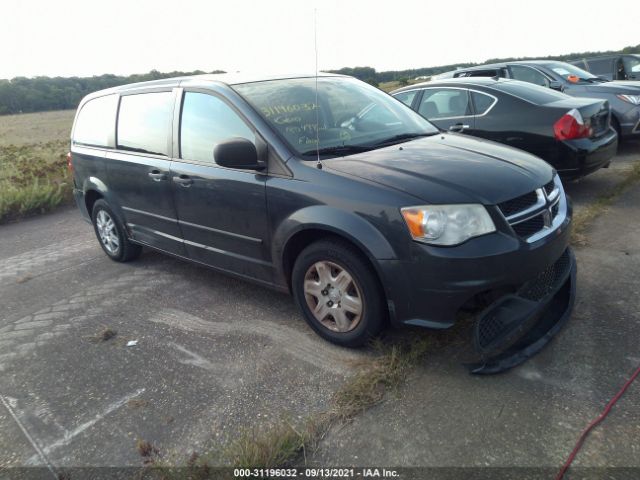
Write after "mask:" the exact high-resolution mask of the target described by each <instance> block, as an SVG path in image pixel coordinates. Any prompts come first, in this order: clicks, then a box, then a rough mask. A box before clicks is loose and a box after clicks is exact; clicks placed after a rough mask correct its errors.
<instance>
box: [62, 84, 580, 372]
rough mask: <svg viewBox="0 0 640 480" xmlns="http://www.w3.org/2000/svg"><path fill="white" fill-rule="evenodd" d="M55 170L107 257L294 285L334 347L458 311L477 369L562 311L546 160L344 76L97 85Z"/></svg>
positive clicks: (440, 322) (570, 279) (571, 286)
mask: <svg viewBox="0 0 640 480" xmlns="http://www.w3.org/2000/svg"><path fill="white" fill-rule="evenodd" d="M363 111H367V112H368V113H367V115H362V112H363ZM69 164H70V167H71V168H72V170H73V181H74V194H75V199H76V201H77V204H78V207H79V208H80V210H81V212H82V214H83V215H84V217H85V218H86V219H87V220H89V221H90V222H92V223H93V226H94V229H95V233H96V235H97V238H98V240H99V242H100V245H101V246H102V249H103V250H104V251H105V253H106V254H107V255H108V256H109V257H110V258H111V259H113V260H116V261H127V260H132V259H134V258H135V257H136V256H138V255H139V254H140V251H141V248H142V247H143V246H146V247H151V248H153V249H156V250H159V251H162V252H165V253H168V254H171V255H173V256H176V257H179V258H183V259H188V260H191V261H193V262H197V263H200V264H203V265H207V266H209V267H212V268H214V269H216V270H219V271H221V272H225V273H229V274H233V275H236V276H239V277H241V278H245V279H247V280H251V281H254V282H257V283H259V284H261V285H265V286H268V287H272V288H275V289H278V290H281V291H287V292H291V293H293V296H294V297H295V300H296V302H297V304H298V305H299V307H300V310H301V312H302V314H303V316H304V318H305V320H306V321H307V322H308V323H309V325H310V326H311V327H312V328H313V329H314V330H315V331H316V332H317V333H318V334H319V335H321V336H322V337H323V338H325V339H327V340H329V341H332V342H334V343H337V344H339V345H344V346H356V345H360V344H362V343H363V342H365V341H366V340H367V339H368V338H370V337H371V336H374V335H376V334H378V333H379V332H380V331H381V330H382V328H383V327H384V326H385V325H386V324H387V323H390V324H393V325H414V326H422V327H429V328H447V327H450V326H452V325H453V324H454V323H455V322H456V320H457V317H458V314H459V312H460V311H461V310H462V309H465V310H469V309H471V310H473V311H475V312H476V314H477V316H476V320H475V321H474V323H473V329H474V338H475V346H476V348H477V350H478V352H479V358H478V362H477V363H476V364H474V366H473V370H474V371H475V372H478V373H491V372H496V371H501V370H504V369H506V368H509V367H511V366H514V365H516V364H518V363H520V362H522V361H524V360H525V359H526V358H527V357H528V356H530V355H532V354H534V353H535V352H537V351H539V350H540V349H541V348H542V347H543V346H544V345H545V344H546V343H547V342H548V341H549V339H550V337H551V336H552V335H553V334H554V333H555V332H557V331H558V330H559V329H560V327H561V326H562V325H563V324H564V322H565V321H566V320H567V319H568V318H569V316H570V313H571V310H572V308H573V302H574V298H575V272H576V267H575V260H574V257H573V255H572V253H571V250H570V248H569V246H568V243H569V234H570V222H571V206H570V203H569V201H568V199H567V197H566V195H565V193H564V190H563V186H562V182H561V181H560V178H559V177H558V175H557V174H556V172H555V171H554V170H553V169H552V167H551V166H549V165H548V164H547V163H545V162H543V161H542V160H540V159H538V158H536V157H534V156H532V155H530V154H527V153H525V152H522V151H520V150H516V149H512V148H509V147H505V146H502V145H499V144H496V143H492V142H488V141H483V140H478V139H473V138H469V137H465V136H463V135H458V134H455V133H448V132H441V131H440V130H438V128H436V127H434V126H433V125H432V124H430V123H429V122H428V121H427V120H425V119H424V118H422V117H421V116H419V115H418V114H417V113H415V112H413V111H412V110H411V109H409V108H408V107H406V106H405V105H403V104H402V103H401V102H399V101H397V100H395V99H394V98H393V97H391V96H389V95H387V94H385V93H383V92H381V91H380V90H377V89H375V88H373V87H371V86H369V85H367V84H365V83H363V82H360V81H358V80H355V79H353V78H350V77H345V76H339V75H328V74H322V75H320V76H319V77H314V76H292V77H291V76H287V77H275V78H267V77H244V78H243V77H233V76H220V75H205V76H196V77H185V78H176V79H168V80H160V81H153V82H147V83H140V84H134V85H127V86H123V87H117V88H113V89H110V90H104V91H100V92H96V93H93V94H91V95H89V96H87V97H86V98H85V99H83V100H82V102H81V104H80V106H79V108H78V112H77V114H76V119H75V122H74V127H73V131H72V136H71V152H70V156H69ZM212 308H213V307H212Z"/></svg>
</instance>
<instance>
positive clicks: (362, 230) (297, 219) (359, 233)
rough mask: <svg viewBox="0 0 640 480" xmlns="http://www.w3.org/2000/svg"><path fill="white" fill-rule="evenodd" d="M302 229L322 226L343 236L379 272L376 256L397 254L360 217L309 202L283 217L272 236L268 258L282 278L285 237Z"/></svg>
mask: <svg viewBox="0 0 640 480" xmlns="http://www.w3.org/2000/svg"><path fill="white" fill-rule="evenodd" d="M304 230H323V231H326V232H329V233H334V234H336V235H338V236H341V237H344V238H346V239H347V240H349V241H350V242H352V243H353V244H355V245H357V246H358V247H359V248H360V249H361V250H362V252H364V253H365V255H367V257H368V258H369V260H370V261H371V263H372V264H373V266H374V268H375V269H376V270H377V271H378V274H380V273H381V272H380V271H379V264H378V260H393V259H396V258H397V255H396V252H395V251H394V249H393V247H392V246H391V244H389V242H388V241H387V239H386V238H385V237H384V236H383V235H382V233H380V231H379V230H378V229H376V228H375V227H374V226H373V225H372V224H371V223H369V222H368V221H367V220H366V219H364V218H363V217H361V216H359V215H357V214H355V213H352V212H347V211H345V210H340V209H338V208H335V207H330V206H327V205H314V206H309V207H305V208H302V209H300V210H297V211H295V212H294V213H292V214H291V215H290V216H289V217H287V218H286V219H285V220H283V221H282V222H281V223H280V225H278V227H277V228H276V230H275V231H274V235H273V237H272V246H271V248H272V258H273V259H274V262H275V263H276V265H277V266H278V267H279V268H278V269H277V270H278V272H277V273H278V274H279V276H280V277H281V278H280V279H281V280H283V281H284V282H286V278H285V265H284V252H286V250H287V246H288V243H289V241H290V240H291V239H292V238H293V237H294V236H295V235H296V234H297V233H299V232H301V231H304ZM284 282H283V283H284Z"/></svg>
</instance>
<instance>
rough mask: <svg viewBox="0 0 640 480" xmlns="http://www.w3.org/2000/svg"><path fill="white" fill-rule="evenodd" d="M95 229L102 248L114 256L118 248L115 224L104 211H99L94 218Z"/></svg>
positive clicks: (118, 241)
mask: <svg viewBox="0 0 640 480" xmlns="http://www.w3.org/2000/svg"><path fill="white" fill-rule="evenodd" d="M96 227H97V228H98V235H99V236H100V241H101V242H102V245H103V246H104V248H105V249H106V250H107V251H108V252H109V253H110V254H112V255H115V254H116V253H117V252H118V248H120V239H119V238H118V234H117V231H116V224H115V222H114V221H113V218H111V215H109V214H108V213H107V212H106V211H105V210H100V211H99V212H98V215H97V216H96Z"/></svg>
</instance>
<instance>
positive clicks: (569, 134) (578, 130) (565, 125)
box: [553, 108, 593, 140]
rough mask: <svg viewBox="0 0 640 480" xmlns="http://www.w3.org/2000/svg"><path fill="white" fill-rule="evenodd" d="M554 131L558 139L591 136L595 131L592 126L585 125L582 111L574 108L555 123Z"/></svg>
mask: <svg viewBox="0 0 640 480" xmlns="http://www.w3.org/2000/svg"><path fill="white" fill-rule="evenodd" d="M553 133H554V135H555V137H556V139H557V140H572V139H576V138H589V137H590V136H591V134H592V133H593V132H592V130H591V126H589V125H585V123H584V120H583V119H582V115H581V114H580V112H579V111H578V110H576V109H575V108H574V109H572V110H569V111H568V112H567V113H565V114H564V115H563V116H562V117H560V120H558V121H557V122H556V123H554V124H553Z"/></svg>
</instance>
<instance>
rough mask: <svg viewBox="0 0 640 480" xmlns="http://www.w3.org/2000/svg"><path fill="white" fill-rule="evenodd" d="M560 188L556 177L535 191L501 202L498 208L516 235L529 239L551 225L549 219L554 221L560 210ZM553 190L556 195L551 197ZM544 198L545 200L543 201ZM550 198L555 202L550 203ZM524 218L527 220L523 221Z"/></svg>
mask: <svg viewBox="0 0 640 480" xmlns="http://www.w3.org/2000/svg"><path fill="white" fill-rule="evenodd" d="M558 188H559V187H558V186H557V185H556V182H555V178H554V179H552V180H551V181H550V182H548V183H546V184H545V185H543V186H542V187H540V188H539V189H537V190H535V191H533V192H529V193H527V194H525V195H521V196H519V197H516V198H514V199H512V200H507V201H506V202H502V203H499V204H498V208H499V209H500V211H501V212H502V214H503V215H504V216H505V218H506V219H507V221H508V222H509V225H511V228H512V229H513V231H514V232H515V233H516V235H518V236H519V237H520V238H522V239H524V240H527V239H528V238H529V237H531V236H533V235H535V234H537V233H538V232H540V231H542V230H543V229H544V228H545V227H549V226H550V224H549V223H548V220H550V221H551V222H552V223H553V219H554V218H555V217H556V216H557V215H558V213H559V212H560V202H559V200H560V198H559V197H558V195H557V194H558ZM543 192H544V193H543ZM553 192H556V195H555V196H553V197H551V195H552V194H553ZM543 198H544V202H543V201H541V200H542V199H543ZM550 200H551V201H553V202H555V203H553V204H552V206H551V205H550V204H549V203H550ZM527 216H529V217H530V218H527ZM549 217H551V218H549ZM523 218H526V220H524V221H523ZM545 219H547V223H545Z"/></svg>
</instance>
